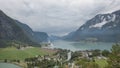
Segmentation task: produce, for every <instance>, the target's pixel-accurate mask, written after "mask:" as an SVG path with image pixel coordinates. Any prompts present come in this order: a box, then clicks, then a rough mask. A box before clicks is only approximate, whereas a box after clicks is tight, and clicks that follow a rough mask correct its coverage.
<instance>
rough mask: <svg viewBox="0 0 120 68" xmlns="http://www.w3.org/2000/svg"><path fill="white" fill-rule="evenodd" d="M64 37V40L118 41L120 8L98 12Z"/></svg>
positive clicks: (119, 36) (119, 37)
mask: <svg viewBox="0 0 120 68" xmlns="http://www.w3.org/2000/svg"><path fill="white" fill-rule="evenodd" d="M65 37H66V38H65V39H66V40H71V41H81V40H86V41H102V42H119V41H120V10H118V11H115V12H113V13H108V14H98V15H96V16H95V17H94V18H92V19H90V20H88V21H87V22H86V23H85V24H83V25H82V26H81V27H80V28H79V29H78V30H76V31H75V32H72V33H70V34H68V35H67V36H65Z"/></svg>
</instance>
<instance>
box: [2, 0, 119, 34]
mask: <svg viewBox="0 0 120 68" xmlns="http://www.w3.org/2000/svg"><path fill="white" fill-rule="evenodd" d="M0 9H1V10H2V11H4V12H5V13H6V14H7V15H8V16H10V17H12V18H14V19H17V20H19V21H21V22H22V23H25V24H27V25H29V26H30V27H31V28H32V29H33V30H34V31H42V32H47V33H48V34H49V35H60V36H61V35H65V34H67V33H69V32H72V31H75V30H76V29H78V28H79V27H80V26H81V25H82V24H84V23H85V22H86V21H87V20H89V19H91V18H92V17H94V16H95V15H96V14H100V13H110V12H113V11H115V10H119V9H120V0H0Z"/></svg>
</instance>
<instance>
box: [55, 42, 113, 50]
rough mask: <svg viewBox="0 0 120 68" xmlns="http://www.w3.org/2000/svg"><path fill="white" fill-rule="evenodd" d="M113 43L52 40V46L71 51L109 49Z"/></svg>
mask: <svg viewBox="0 0 120 68" xmlns="http://www.w3.org/2000/svg"><path fill="white" fill-rule="evenodd" d="M113 44H114V43H109V42H85V41H82V42H69V41H63V40H57V41H53V45H54V48H62V49H70V50H72V51H76V50H93V49H100V50H104V49H106V50H110V49H111V48H112V45H113Z"/></svg>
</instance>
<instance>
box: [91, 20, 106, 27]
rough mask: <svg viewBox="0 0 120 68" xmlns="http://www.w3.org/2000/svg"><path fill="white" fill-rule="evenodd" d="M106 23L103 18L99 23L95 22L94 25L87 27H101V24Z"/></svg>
mask: <svg viewBox="0 0 120 68" xmlns="http://www.w3.org/2000/svg"><path fill="white" fill-rule="evenodd" d="M106 23H108V21H106V20H105V19H103V21H102V22H100V23H97V24H95V25H92V26H90V27H89V28H93V27H94V28H101V27H102V26H103V25H105V24H106Z"/></svg>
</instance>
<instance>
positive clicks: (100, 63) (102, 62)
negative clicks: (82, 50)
mask: <svg viewBox="0 0 120 68" xmlns="http://www.w3.org/2000/svg"><path fill="white" fill-rule="evenodd" d="M95 62H96V63H97V64H98V65H99V66H100V68H104V67H105V66H107V65H108V63H107V60H104V59H96V60H95Z"/></svg>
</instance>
